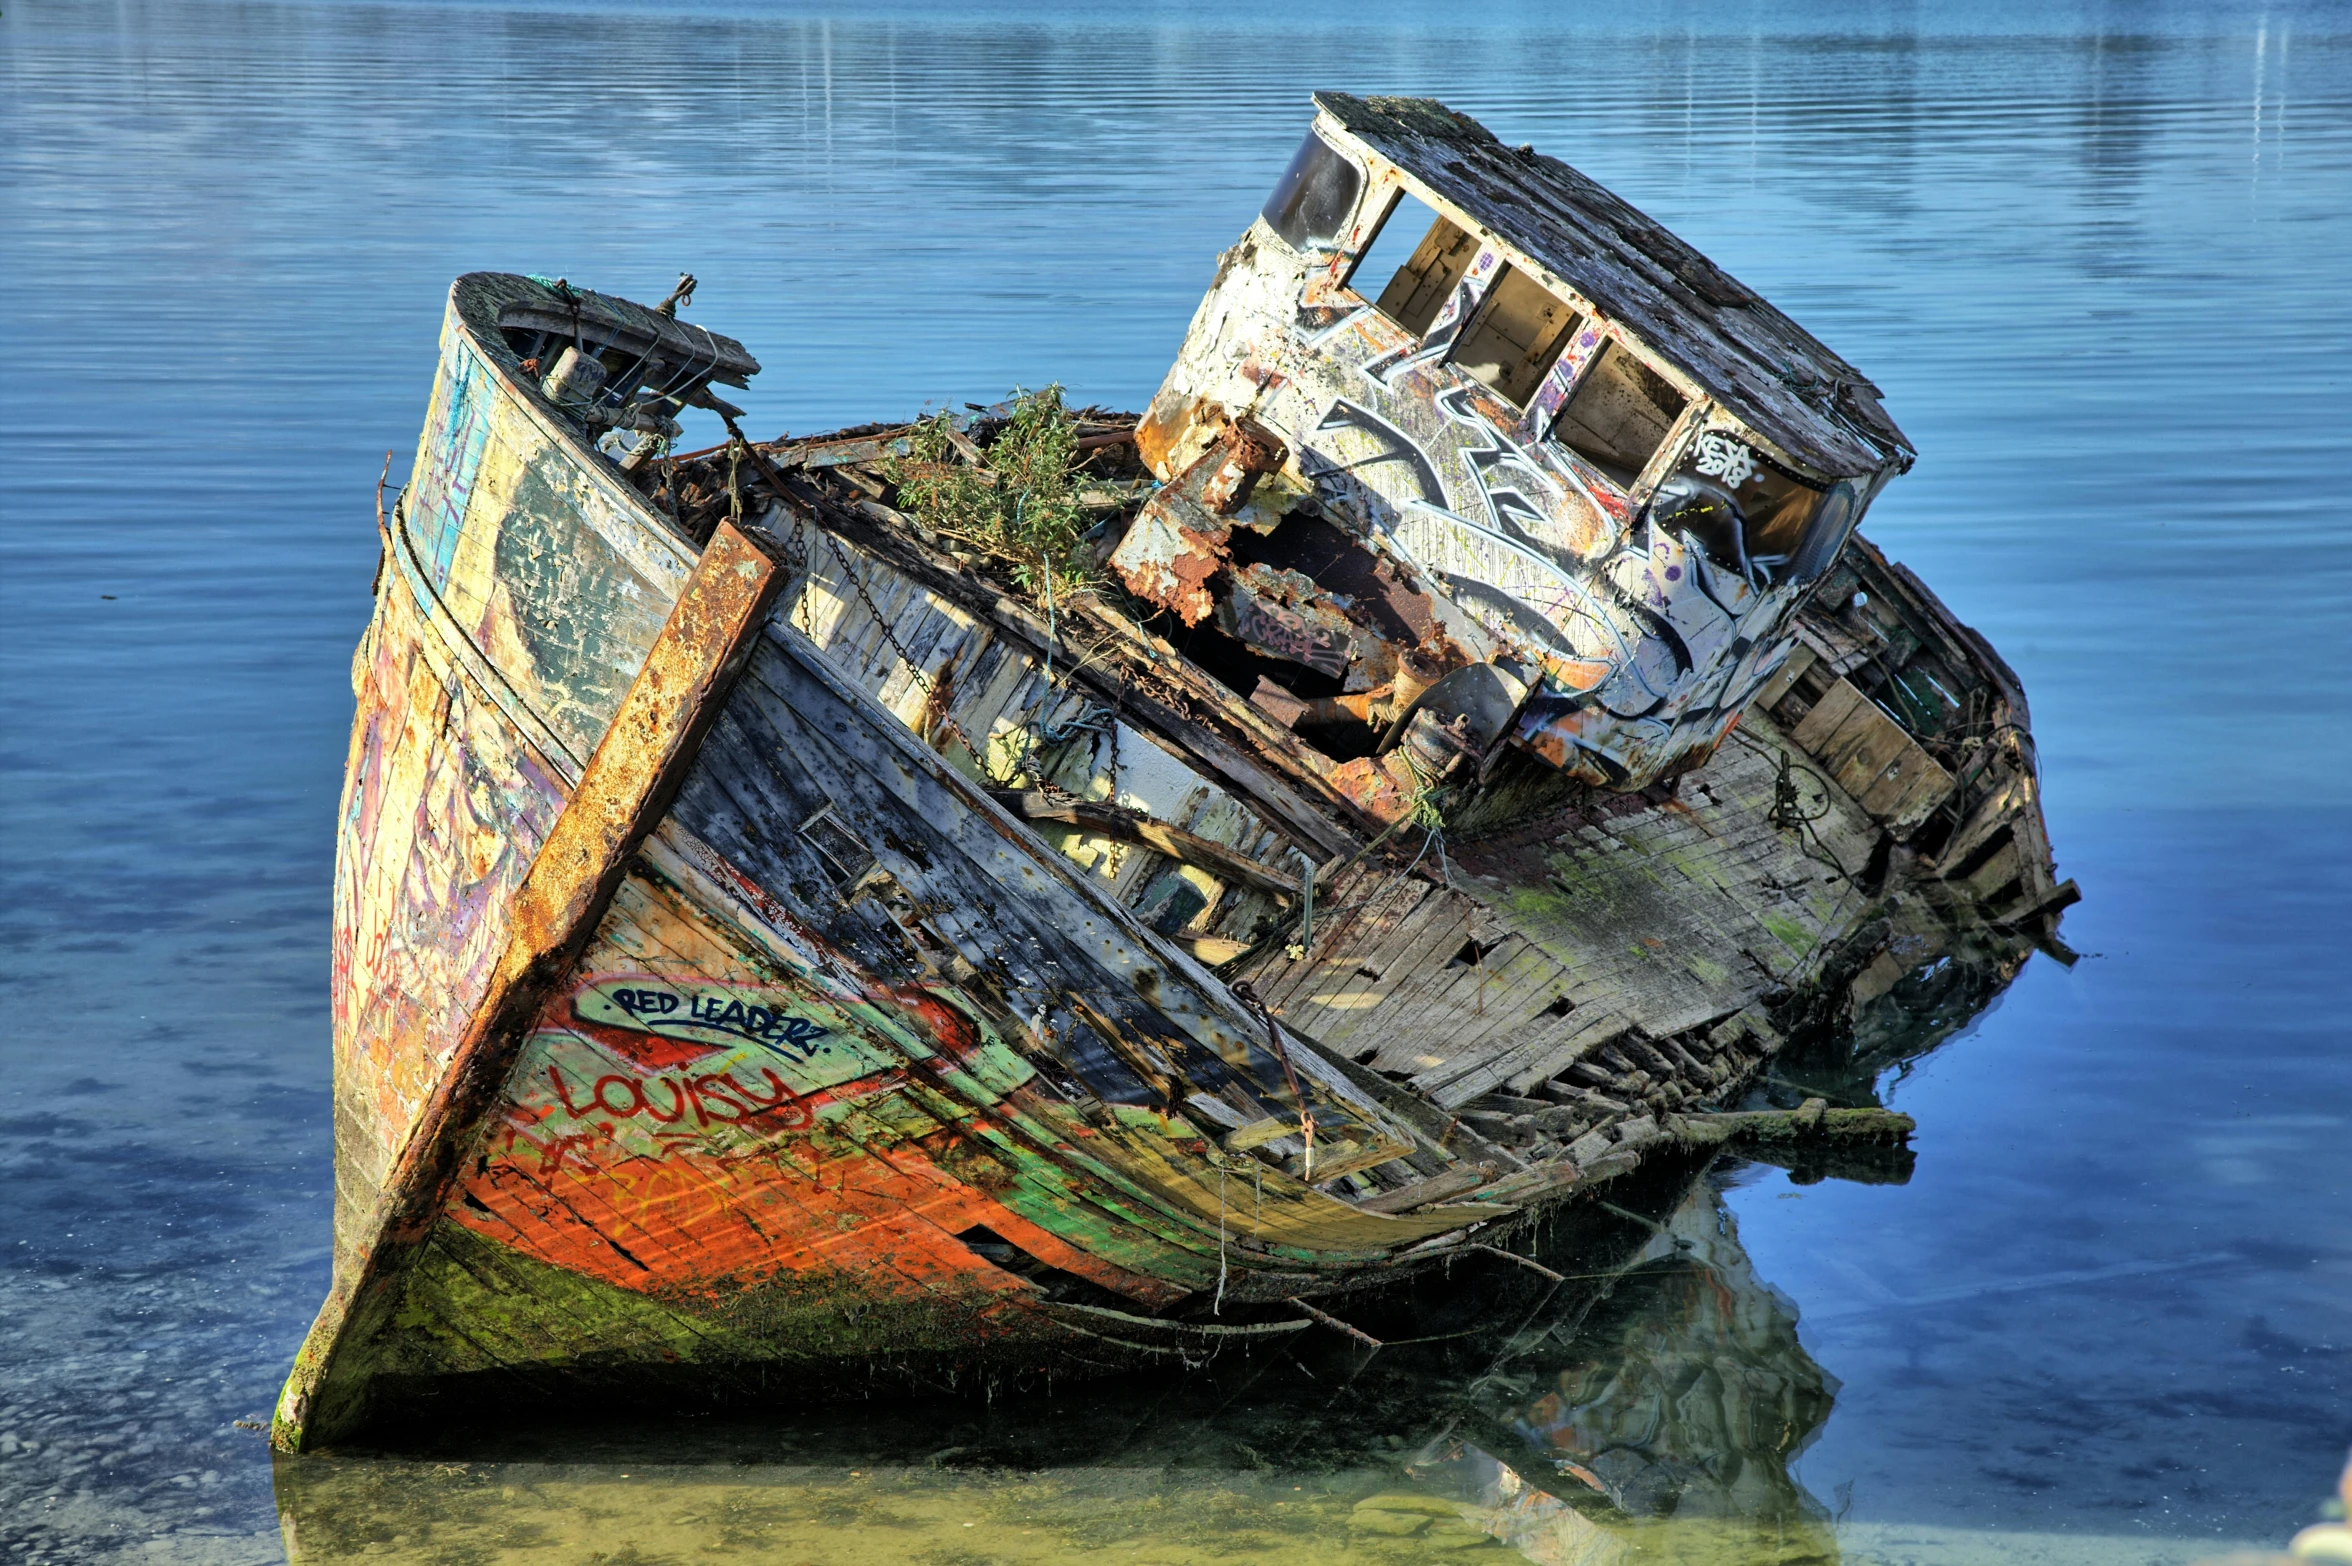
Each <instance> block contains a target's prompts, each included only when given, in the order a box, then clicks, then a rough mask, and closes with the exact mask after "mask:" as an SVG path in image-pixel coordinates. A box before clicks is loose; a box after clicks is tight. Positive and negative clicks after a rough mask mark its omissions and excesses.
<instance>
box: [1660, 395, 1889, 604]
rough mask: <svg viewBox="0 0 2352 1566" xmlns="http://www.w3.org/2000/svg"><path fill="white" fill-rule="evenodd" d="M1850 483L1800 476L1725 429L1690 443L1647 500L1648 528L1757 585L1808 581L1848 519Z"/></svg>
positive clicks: (1833, 552) (1833, 551) (1824, 565)
mask: <svg viewBox="0 0 2352 1566" xmlns="http://www.w3.org/2000/svg"><path fill="white" fill-rule="evenodd" d="M1853 494H1854V489H1853V486H1852V485H1850V484H1836V485H1827V484H1815V483H1813V482H1812V481H1810V480H1808V479H1802V478H1799V477H1798V476H1797V475H1796V474H1795V473H1793V472H1791V471H1789V469H1787V468H1786V467H1784V466H1782V465H1781V464H1780V463H1778V462H1776V461H1774V460H1773V459H1772V458H1771V457H1768V456H1766V455H1765V454H1764V453H1763V452H1761V451H1758V450H1757V449H1756V448H1755V447H1754V446H1752V445H1750V444H1749V443H1748V442H1746V441H1744V440H1741V439H1740V438H1739V436H1738V435H1737V434H1735V433H1733V432H1732V431H1729V430H1706V431H1703V432H1701V434H1700V435H1699V437H1698V438H1697V439H1696V440H1694V441H1692V442H1691V445H1690V449H1689V450H1688V451H1686V452H1684V453H1683V456H1682V460H1681V461H1680V462H1678V463H1676V464H1675V467H1674V472H1673V473H1672V474H1671V475H1669V476H1668V477H1667V479H1666V480H1665V481H1664V482H1663V483H1661V484H1660V485H1659V486H1658V492H1657V494H1656V495H1654V496H1653V497H1651V500H1650V517H1651V520H1652V522H1653V523H1654V524H1655V525H1657V526H1660V527H1663V528H1664V529H1666V530H1667V531H1668V532H1670V533H1675V534H1679V535H1682V536H1684V537H1687V538H1689V539H1691V540H1692V541H1693V542H1695V543H1696V544H1697V545H1698V546H1699V547H1700V548H1701V549H1703V550H1704V551H1705V552H1706V555H1707V558H1708V559H1709V560H1711V561H1713V562H1714V563H1715V564H1716V565H1718V566H1721V567H1722V568H1723V569H1724V570H1727V571H1736V572H1738V573H1740V574H1741V575H1742V576H1745V577H1747V578H1748V579H1749V580H1750V581H1752V582H1754V583H1756V584H1757V585H1758V586H1761V587H1775V586H1781V585H1784V584H1786V583H1789V582H1796V581H1807V582H1809V581H1812V580H1813V579H1814V578H1816V577H1818V576H1819V575H1820V574H1821V573H1822V572H1823V571H1825V570H1827V569H1828V567H1829V564H1830V562H1831V561H1832V560H1834V559H1835V558H1836V557H1837V552H1838V550H1839V548H1841V547H1842V546H1843V545H1844V543H1845V541H1846V534H1847V532H1848V531H1849V529H1850V524H1851V522H1852V520H1853V517H1852V513H1853V504H1852V501H1853Z"/></svg>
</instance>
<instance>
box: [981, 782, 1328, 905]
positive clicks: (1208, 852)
mask: <svg viewBox="0 0 2352 1566" xmlns="http://www.w3.org/2000/svg"><path fill="white" fill-rule="evenodd" d="M988 792H989V796H990V797H991V798H993V799H994V800H995V801H996V802H997V803H998V804H1000V805H1002V806H1004V807H1005V809H1007V810H1009V811H1011V812H1012V813H1013V814H1014V815H1016V816H1019V817H1020V818H1021V819H1022V820H1024V821H1041V822H1046V823H1049V824H1052V825H1055V826H1069V827H1076V828H1077V829H1078V830H1079V831H1081V832H1085V833H1088V834H1089V835H1091V836H1094V837H1107V838H1113V839H1116V840H1117V841H1119V842H1122V843H1135V844H1139V845H1141V846H1142V847H1145V848H1149V849H1152V850H1154V851H1155V852H1158V853H1162V854H1166V855H1167V856H1168V857H1169V858H1170V859H1175V860H1179V861H1181V862H1183V863H1185V864H1188V865H1192V866H1194V867H1195V868H1197V869H1201V870H1206V871H1207V872H1208V873H1209V874H1211V875H1213V876H1216V877H1217V878H1219V879H1220V880H1225V881H1239V882H1241V883H1242V884H1243V885H1245V886H1253V887H1256V888H1257V889H1258V890H1259V891H1261V892H1271V893H1273V894H1274V895H1275V896H1277V897H1286V898H1289V899H1290V900H1291V901H1293V902H1296V901H1298V899H1299V896H1300V882H1299V879H1298V878H1297V877H1296V876H1287V875H1282V874H1280V873H1279V872H1276V871H1272V870H1268V869H1267V868H1266V867H1265V866H1263V865H1261V864H1259V863H1258V862H1257V861H1256V860H1255V859H1252V858H1250V857H1249V856H1248V855H1247V854H1244V853H1241V852H1239V851H1238V850H1236V849H1232V848H1228V847H1226V846H1225V845H1224V844H1223V843H1219V842H1215V841H1213V840H1211V839H1209V838H1205V837H1202V836H1200V835H1199V834H1198V833H1194V832H1187V831H1185V830H1184V829H1183V828H1182V827H1175V826H1170V825H1168V824H1167V823H1166V822H1164V821H1155V820H1153V819H1152V818H1151V817H1149V816H1146V815H1143V814H1141V813H1140V812H1138V811H1133V810H1129V809H1127V808H1125V807H1124V806H1121V805H1113V804H1110V803H1108V802H1106V801H1102V800H1092V799H1076V798H1072V797H1070V796H1067V795H1062V794H1048V793H1045V792H1043V791H1041V790H1038V789H990V790H989V791H988Z"/></svg>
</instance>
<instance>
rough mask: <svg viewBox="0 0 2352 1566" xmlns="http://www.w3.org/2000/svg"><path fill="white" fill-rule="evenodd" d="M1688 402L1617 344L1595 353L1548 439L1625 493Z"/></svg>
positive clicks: (1655, 452) (1654, 454)
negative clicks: (1597, 469) (1573, 453)
mask: <svg viewBox="0 0 2352 1566" xmlns="http://www.w3.org/2000/svg"><path fill="white" fill-rule="evenodd" d="M1687 401H1688V399H1687V398H1685V397H1684V396H1683V395H1682V393H1680V392H1678V391H1676V390H1675V389H1674V386H1673V383H1672V382H1670V381H1668V380H1667V379H1666V377H1665V376H1663V375H1660V374H1659V373H1658V372H1657V371H1656V370H1653V369H1651V368H1650V367H1649V366H1648V365H1646V364H1644V363H1642V361H1641V359H1640V357H1639V356H1638V355H1636V354H1634V353H1632V352H1631V351H1630V350H1628V349H1627V348H1626V346H1625V345H1624V344H1623V343H1619V342H1612V343H1610V344H1609V345H1608V346H1607V347H1606V348H1603V349H1602V350H1601V356H1600V358H1598V359H1597V360H1595V361H1594V362H1593V364H1592V365H1591V367H1590V368H1588V369H1587V370H1586V371H1585V372H1584V374H1583V376H1582V377H1581V378H1580V379H1579V380H1578V381H1577V383H1576V392H1575V394H1574V395H1573V396H1571V397H1570V398H1569V399H1568V405H1567V406H1566V407H1564V408H1562V409H1561V410H1560V417H1559V420H1558V422H1556V423H1555V424H1553V426H1552V438H1553V439H1554V440H1556V441H1558V442H1559V443H1560V444H1561V445H1563V446H1566V447H1567V448H1568V449H1569V450H1570V451H1573V452H1575V453H1576V454H1577V455H1578V456H1580V457H1582V458H1584V460H1585V461H1587V462H1589V463H1591V464H1592V465H1593V466H1594V467H1596V468H1599V469H1600V470H1601V472H1603V473H1604V474H1606V475H1607V476H1608V477H1609V478H1610V479H1611V480H1612V481H1613V482H1615V483H1616V485H1617V486H1618V488H1620V489H1630V488H1632V487H1633V481H1634V480H1635V479H1637V478H1639V477H1640V476H1641V471H1642V469H1643V468H1646V467H1648V466H1649V464H1650V458H1652V457H1654V456H1656V455H1657V452H1658V448H1659V447H1660V446H1661V445H1663V444H1664V443H1665V440H1666V434H1667V431H1669V430H1671V429H1673V428H1674V421H1675V420H1676V419H1679V418H1681V417H1682V410H1683V406H1684V404H1685V403H1686V402H1687Z"/></svg>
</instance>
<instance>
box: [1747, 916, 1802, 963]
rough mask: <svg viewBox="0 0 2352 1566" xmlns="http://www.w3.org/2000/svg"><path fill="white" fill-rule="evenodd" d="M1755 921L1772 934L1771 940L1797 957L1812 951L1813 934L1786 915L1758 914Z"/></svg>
mask: <svg viewBox="0 0 2352 1566" xmlns="http://www.w3.org/2000/svg"><path fill="white" fill-rule="evenodd" d="M1756 918H1757V920H1758V921H1759V922H1760V923H1761V924H1762V925H1763V926H1764V928H1765V929H1767V930H1770V931H1771V932H1772V935H1773V938H1774V939H1775V940H1777V941H1779V942H1780V944H1781V945H1783V946H1785V947H1787V948H1788V949H1789V950H1790V951H1792V952H1794V953H1795V954H1796V955H1798V956H1799V957H1802V956H1804V955H1805V954H1806V953H1807V952H1810V951H1811V950H1812V949H1813V934H1812V932H1811V931H1809V930H1807V929H1806V928H1805V927H1804V926H1803V925H1801V924H1799V923H1797V921H1796V920H1794V919H1791V918H1790V917H1788V915H1786V914H1775V913H1760V914H1758V915H1756Z"/></svg>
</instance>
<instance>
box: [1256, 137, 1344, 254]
mask: <svg viewBox="0 0 2352 1566" xmlns="http://www.w3.org/2000/svg"><path fill="white" fill-rule="evenodd" d="M1363 188H1364V171H1363V170H1361V169H1359V168H1357V167H1356V166H1355V165H1354V164H1353V163H1350V162H1349V161H1348V160H1347V159H1346V158H1345V157H1343V156H1341V155H1340V154H1339V153H1338V152H1336V151H1334V150H1333V149H1332V148H1331V146H1330V145H1329V144H1327V143H1326V142H1325V141H1324V140H1323V138H1322V137H1320V136H1317V135H1315V134H1313V133H1312V132H1309V133H1308V136H1307V139H1306V140H1305V141H1304V142H1302V143H1300V145H1299V150H1298V156H1297V157H1295V158H1292V159H1291V160H1290V167H1289V168H1286V169H1284V170H1283V171H1282V178H1281V179H1280V180H1279V181H1277V182H1276V183H1275V186H1274V194H1273V195H1272V196H1270V197H1268V198H1267V200H1266V211H1265V218H1266V222H1267V224H1268V225H1269V226H1271V227H1272V228H1273V230H1274V232H1275V233H1277V234H1280V235H1281V236H1282V239H1283V243H1285V244H1287V245H1289V246H1290V247H1291V248H1292V249H1294V250H1304V249H1306V248H1307V246H1308V245H1309V244H1311V243H1313V242H1314V241H1316V240H1328V239H1336V238H1337V237H1338V236H1339V231H1340V230H1341V229H1343V228H1345V227H1346V226H1347V220H1348V218H1349V216H1350V215H1351V214H1352V213H1354V211H1355V210H1356V196H1357V195H1358V193H1360V192H1361V191H1362V190H1363Z"/></svg>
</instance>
